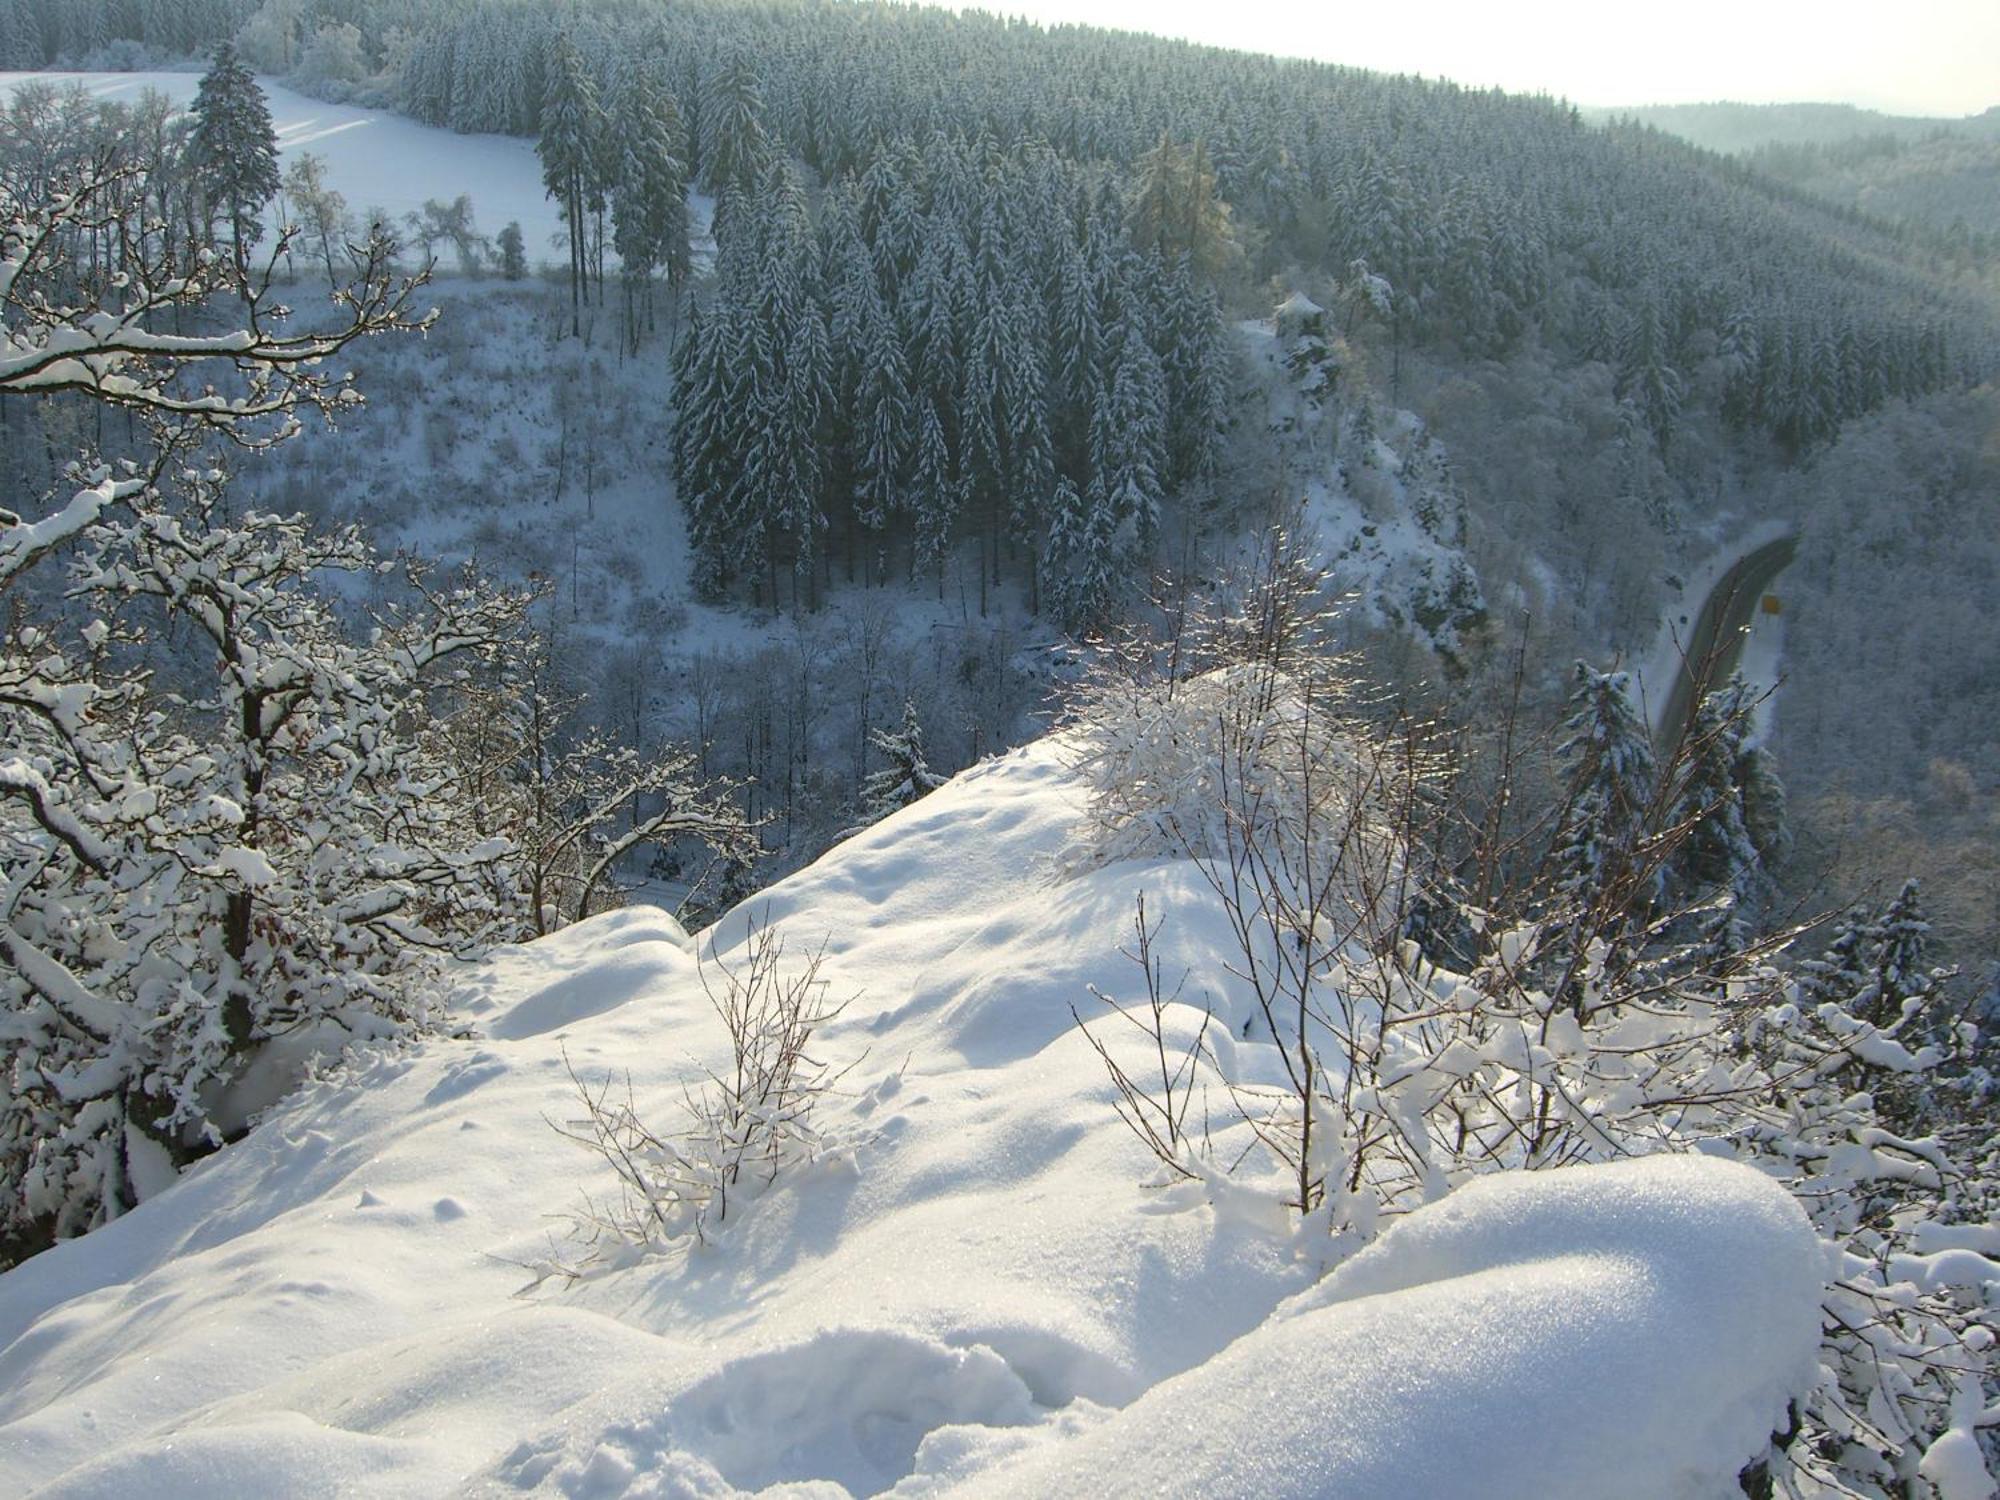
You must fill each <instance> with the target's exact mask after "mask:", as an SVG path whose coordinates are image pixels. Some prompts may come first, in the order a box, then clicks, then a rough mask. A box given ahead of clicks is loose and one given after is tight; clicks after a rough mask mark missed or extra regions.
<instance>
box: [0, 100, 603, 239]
mask: <svg viewBox="0 0 2000 1500" xmlns="http://www.w3.org/2000/svg"><path fill="white" fill-rule="evenodd" d="M30 80H40V81H43V82H46V83H50V84H53V85H55V86H56V87H57V88H68V87H71V86H78V87H81V88H83V89H85V90H86V91H88V92H89V93H91V94H93V95H95V96H97V97H99V98H104V99H118V100H127V101H130V100H136V99H137V98H138V97H139V95H140V94H141V92H143V91H144V90H146V89H153V90H156V91H157V92H159V93H162V94H164V95H166V96H167V97H168V98H169V99H171V100H173V101H174V103H176V104H178V105H181V106H183V107H185V106H187V105H188V104H191V103H192V102H193V100H194V94H195V88H196V86H197V85H198V84H199V83H200V82H201V79H200V76H199V75H198V74H194V73H0V93H6V94H10V95H11V94H12V93H13V91H14V90H15V89H16V88H18V87H19V86H20V85H21V84H23V83H26V82H28V81H30ZM259 81H260V83H261V84H262V86H263V89H264V93H265V96H266V97H267V99H268V100H269V101H270V106H271V123H272V124H273V126H275V127H276V129H277V133H278V156H279V166H280V168H281V169H283V168H285V167H287V166H289V164H290V162H291V159H292V158H293V157H294V156H296V155H297V154H298V153H299V152H302V151H310V152H312V153H313V154H314V155H316V156H319V157H321V158H322V159H324V160H325V162H326V167H327V173H326V176H327V184H328V186H330V187H331V188H332V189H333V190H334V191H335V192H337V193H339V194H340V195H341V196H342V197H344V198H345V199H346V200H347V207H348V210H349V211H350V212H351V213H353V214H355V215H357V216H364V215H365V216H367V217H369V218H374V217H376V216H377V213H378V211H379V213H381V214H386V215H387V217H388V219H389V220H391V221H393V222H401V220H402V218H403V216H404V215H405V214H409V213H415V212H418V211H420V210H421V209H422V208H423V205H424V202H425V200H426V199H431V198H435V199H439V200H441V201H443V202H445V203H449V202H451V201H452V200H453V199H455V198H457V197H458V195H459V194H460V193H470V194H471V195H472V208H473V221H474V223H475V224H476V225H477V226H478V228H479V230H480V232H481V233H483V234H486V235H488V236H491V235H494V234H497V233H498V232H499V231H500V229H501V228H502V226H504V225H505V224H507V223H508V222H509V221H515V222H518V223H519V224H520V226H521V235H522V239H523V241H524V242H525V243H526V245H527V249H528V257H529V259H530V261H532V262H535V263H537V264H554V263H558V262H560V261H561V260H562V259H563V257H564V255H565V254H567V252H566V251H563V250H560V249H559V248H557V247H560V246H565V245H567V244H568V240H567V238H566V231H565V230H564V229H563V225H562V219H561V216H560V215H559V214H558V213H557V212H556V205H555V203H554V201H553V200H552V199H550V198H549V197H548V195H547V194H546V193H545V192H544V190H543V188H542V169H541V164H540V162H539V161H537V159H536V157H535V143H534V142H533V141H527V140H518V139H516V138H515V137H513V136H504V135H458V134H456V133H454V132H452V131H449V130H439V129H437V128H435V127H433V126H429V125H419V124H417V123H416V122H415V121H413V120H408V119H405V118H403V117H402V116H400V115H393V114H389V113H387V112H386V111H384V110H379V109H360V108H357V107H355V106H353V105H348V104H326V103H323V102H321V101H320V100H318V99H308V98H307V97H305V95H303V94H295V93H293V92H292V91H291V90H290V89H288V88H285V87H284V86H283V85H281V84H276V83H272V82H271V81H270V80H268V79H262V80H259ZM447 253H448V252H447Z"/></svg>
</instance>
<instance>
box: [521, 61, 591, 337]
mask: <svg viewBox="0 0 2000 1500" xmlns="http://www.w3.org/2000/svg"><path fill="white" fill-rule="evenodd" d="M603 113H604V111H603V106H602V105H601V104H600V103H599V102H598V93H597V81H596V79H594V78H593V77H592V76H591V73H590V68H589V65H588V64H587V63H586V62H585V61H584V60H583V56H582V54H580V53H579V52H578V51H577V50H576V44H575V43H574V42H572V41H571V40H570V38H569V36H568V34H567V33H558V34H557V36H556V39H555V42H554V44H553V45H552V46H551V47H550V49H549V61H548V74H547V83H546V85H545V92H544V93H543V95H542V132H541V135H540V137H539V138H538V139H537V140H536V142H535V152H536V154H537V155H538V156H539V157H540V158H541V161H542V184H543V186H544V187H546V188H547V189H548V196H549V197H551V198H553V199H555V200H556V203H557V206H558V207H559V208H560V209H561V210H562V215H563V222H564V223H565V224H566V225H567V226H568V228H569V304H570V335H571V337H578V336H580V335H581V334H582V332H583V290H584V279H585V277H586V275H587V274H588V272H587V268H588V257H587V254H586V248H587V247H586V242H585V223H584V211H585V209H586V207H587V206H588V203H589V199H590V196H591V194H592V193H593V192H594V191H595V190H596V186H597V162H596V155H595V153H596V152H597V150H598V142H599V141H600V139H601V138H602V137H603V135H604V133H605V130H604V122H603V118H602V117H603Z"/></svg>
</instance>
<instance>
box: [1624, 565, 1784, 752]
mask: <svg viewBox="0 0 2000 1500" xmlns="http://www.w3.org/2000/svg"><path fill="white" fill-rule="evenodd" d="M1798 550H1799V539H1798V536H1797V534H1796V533H1794V534H1790V535H1786V536H1781V537H1778V538H1776V539H1775V540H1773V541H1769V542H1766V543H1764V544H1763V545H1762V546H1761V547H1757V548H1755V549H1754V550H1752V551H1750V552H1746V553H1744V555H1743V556H1741V557H1739V558H1738V559H1737V560H1736V561H1735V562H1733V563H1731V564H1730V565H1729V567H1727V568H1726V569H1724V570H1723V573H1722V576H1721V577H1720V578H1718V579H1716V580H1715V586H1714V587H1713V588H1711V589H1710V590H1709V591H1708V597H1707V598H1706V599H1704V600H1702V604H1701V610H1700V612H1699V613H1698V614H1697V615H1696V616H1695V621H1694V628H1693V629H1692V630H1691V631H1690V632H1689V634H1688V637H1687V639H1686V640H1684V641H1682V642H1681V643H1680V645H1681V656H1680V660H1679V662H1678V663H1676V665H1675V668H1674V681H1673V686H1672V687H1671V688H1670V689H1669V690H1668V692H1667V702H1666V707H1665V708H1664V709H1663V710H1662V711H1661V713H1660V718H1659V722H1658V724H1657V725H1656V726H1655V730H1654V740H1655V742H1656V743H1657V744H1658V745H1659V747H1660V751H1661V753H1662V754H1663V755H1667V754H1671V753H1672V751H1673V749H1674V747H1675V746H1676V745H1678V744H1679V743H1680V739H1681V736H1682V735H1683V734H1685V733H1686V731H1687V726H1688V721H1689V720H1690V719H1691V718H1692V717H1693V716H1694V706H1695V688H1696V679H1697V678H1699V679H1700V685H1701V687H1702V688H1703V690H1704V691H1706V690H1707V689H1709V688H1712V687H1714V686H1716V685H1718V684H1720V683H1723V682H1727V681H1728V680H1729V674H1730V673H1731V672H1733V671H1735V670H1736V664H1737V661H1738V660H1739V659H1740V658H1741V657H1742V654H1743V639H1744V636H1745V635H1746V634H1748V632H1749V628H1750V619H1751V616H1752V615H1753V614H1754V613H1755V612H1756V609H1757V605H1758V602H1759V601H1760V600H1761V599H1762V598H1763V597H1764V594H1765V591H1766V590H1768V589H1769V588H1770V586H1771V584H1772V582H1773V581H1774V580H1775V579H1776V578H1777V576H1778V575H1779V574H1780V573H1782V572H1784V571H1785V568H1786V567H1787V566H1788V565H1789V564H1790V563H1791V560H1792V558H1793V557H1794V556H1795V555H1796V554H1797V553H1798Z"/></svg>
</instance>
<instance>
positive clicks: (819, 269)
mask: <svg viewBox="0 0 2000 1500" xmlns="http://www.w3.org/2000/svg"><path fill="white" fill-rule="evenodd" d="M1123 213H1124V198H1123V197H1122V196H1121V194H1120V190H1119V186H1118V184H1116V183H1115V182H1113V181H1110V180H1108V179H1106V178H1104V177H1103V176H1102V175H1101V174H1089V173H1084V172H1081V171H1079V170H1078V169H1077V168H1076V167H1075V166H1073V165H1072V164H1070V163H1067V162H1065V161H1063V160H1062V159H1061V158H1060V157H1058V156H1057V155H1056V154H1055V153H1054V152H1053V151H1051V150H1049V149H1048V148H1047V147H1046V146H1044V145H1040V144H1030V145H1027V146H1023V147H1020V148H1017V149H1014V150H1003V149H1001V148H1000V147H998V146H997V145H996V144H995V143H993V142H992V141H990V140H986V141H977V142H971V141H966V140H964V139H963V138H949V137H938V138H936V139H933V140H931V141H929V142H927V143H926V144H925V146H924V147H923V148H922V149H909V148H902V149H895V148H886V147H885V149H884V150H883V152H882V153H881V154H880V155H879V156H877V157H876V158H874V159H873V160H871V161H870V162H868V163H867V164H866V166H865V168H864V170H863V171H861V172H860V173H859V174H854V175H849V176H844V177H842V178H840V179H839V180H837V181H836V182H835V183H834V184H833V185H832V187H830V188H829V189H827V190H826V191H825V192H824V193H823V194H821V195H820V201H819V204H818V207H817V212H815V211H814V209H813V207H812V205H811V204H810V202H809V199H808V195H807V193H806V192H805V190H804V186H803V184H802V182H801V180H800V176H799V173H798V172H797V171H796V169H795V168H794V167H793V166H792V165H791V164H789V163H788V162H786V161H785V160H783V159H782V158H778V157H776V156H770V157H768V159H767V160H766V163H765V165H764V166H763V168H762V169H761V174H760V176H759V177H758V179H757V180H756V182H755V183H754V185H753V186H752V187H751V188H749V189H747V190H746V189H743V188H739V187H738V186H736V185H735V184H733V183H732V184H730V185H728V186H726V187H725V188H724V190H723V195H722V198H721V200H720V203H719V204H718V208H717V214H716V219H717V237H718V253H717V266H716V275H715V280H714V286H713V289H712V293H711V295H710V296H709V297H708V298H707V299H706V300H705V301H704V302H703V304H702V305H701V306H700V307H699V308H698V309H697V311H696V313H695V314H694V317H693V319H692V322H691V325H690V327H689V330H688V333H687V336H686V337H685V339H684V340H683V342H682V344H681V346H680V354H679V359H678V363H677V369H676V382H675V383H676V402H675V405H676V409H677V411H678V413H679V422H678V424H677V428H676V442H675V455H674V457H675V477H676V480H677V482H678V485H679V490H680V494H681V497H682V500H683V503H684V504H685V505H686V507H687V510H688V514H689V518H690V524H691V528H692V532H693V536H694V541H695V545H696V548H697V551H698V553H699V555H700V557H701V559H702V562H703V564H704V567H705V570H706V573H707V579H708V582H709V583H710V584H711V585H714V586H718V587H719V586H722V585H724V584H726V583H728V582H729V581H730V579H732V578H733V577H737V576H743V575H747V576H749V577H750V578H752V579H753V580H756V579H758V578H759V575H761V585H762V587H763V588H764V589H765V590H767V591H768V592H769V593H770V594H771V595H772V596H773V597H776V595H777V593H778V591H779V589H780V579H781V576H782V575H784V574H787V573H789V574H790V575H792V577H793V578H794V580H795V584H794V587H795V588H802V589H803V590H805V591H808V592H809V591H810V590H811V589H812V588H813V587H814V582H813V580H814V579H815V577H817V576H824V574H825V573H826V572H828V571H829V570H830V569H831V568H832V567H833V566H834V565H835V563H836V562H837V563H838V564H839V566H840V567H841V569H842V570H843V572H844V574H845V576H847V577H849V578H856V577H860V578H864V579H867V580H870V581H879V580H880V579H881V578H882V577H883V576H885V575H886V574H887V573H888V572H890V571H894V570H897V569H899V568H900V569H901V570H902V571H905V572H907V573H908V574H909V575H910V576H912V577H916V576H920V575H925V574H936V575H937V576H938V577H939V580H940V587H942V572H941V565H942V560H943V558H944V555H945V551H946V549H947V547H948V546H949V545H950V544H951V543H952V542H953V540H954V539H955V538H959V537H963V536H969V537H973V538H976V539H977V540H978V543H979V548H980V561H981V573H980V576H981V579H982V587H983V586H984V585H985V584H986V583H991V582H994V581H997V580H998V579H999V578H1000V576H1001V570H1002V565H1003V560H1006V559H1014V560H1017V561H1018V562H1019V563H1020V565H1021V566H1022V567H1024V568H1025V569H1026V570H1027V574H1028V576H1029V578H1030V579H1031V580H1033V582H1034V583H1035V584H1036V586H1038V587H1039V588H1040V590H1041V592H1042V594H1043V596H1044V600H1045V602H1046V604H1047V605H1048V607H1049V609H1050V612H1051V613H1054V614H1057V615H1059V616H1061V617H1064V618H1066V619H1068V620H1070V621H1072V622H1073V623H1084V622H1087V621H1089V620H1091V619H1093V618H1095V617H1096V616H1097V615H1098V614H1099V613H1100V612H1101V611H1102V609H1103V608H1104V606H1105V604H1106V603H1107V602H1108V595H1109V588H1110V583H1111V579H1112V577H1113V571H1114V570H1113V566H1112V564H1113V549H1114V544H1115V543H1116V541H1117V540H1118V538H1119V537H1120V534H1121V533H1125V534H1128V535H1129V539H1130V541H1131V542H1132V543H1133V544H1135V545H1136V546H1137V547H1138V548H1139V549H1140V550H1141V551H1142V552H1150V551H1151V549H1152V547H1153V544H1154V541H1155V536H1156V532H1157V530H1158V526H1159V518H1160V506H1161V503H1162V501H1163V500H1164V499H1165V498H1166V497H1167V496H1168V495H1169V494H1172V493H1182V492H1186V491H1188V490H1189V489H1190V487H1192V486H1195V485H1197V484H1199V483H1200V482H1201V481H1204V480H1205V479H1207V478H1208V477H1209V476H1210V475H1212V474H1213V472H1214V469H1215V465H1216V462H1217V454H1218V447H1219V443H1220V438H1221V432H1222V427H1223V422H1224V417H1225V413H1226V408H1227V403H1228V394H1229V392H1228V382H1229V374H1230V363H1229V361H1230V355H1229V346H1228V343H1227V341H1226V339H1225V337H1224V333H1223V327H1222V323H1221V317H1220V310H1219V306H1218V304H1217V302H1216V299H1215V297H1214V295H1213V293H1212V292H1211V291H1210V290H1208V288H1207V287H1206V286H1205V285H1204V284H1203V282H1202V281H1201V279H1200V278H1199V276H1198V275H1197V274H1196V273H1195V271H1194V270H1193V267H1192V262H1191V260H1190V258H1189V257H1188V256H1187V255H1186V254H1178V255H1174V256H1172V257H1171V258H1170V257H1169V256H1168V255H1166V254H1164V253H1162V251H1161V250H1160V249H1158V248H1154V249H1148V250H1141V249H1139V248H1137V247H1136V246H1135V245H1134V244H1133V242H1132V240H1131V239H1130V238H1128V237H1126V236H1125V235H1122V234H1120V233H1119V232H1118V231H1117V229H1116V228H1115V227H1111V228H1107V227H1106V226H1116V225H1117V224H1118V223H1119V222H1120V220H1121V218H1122V216H1123Z"/></svg>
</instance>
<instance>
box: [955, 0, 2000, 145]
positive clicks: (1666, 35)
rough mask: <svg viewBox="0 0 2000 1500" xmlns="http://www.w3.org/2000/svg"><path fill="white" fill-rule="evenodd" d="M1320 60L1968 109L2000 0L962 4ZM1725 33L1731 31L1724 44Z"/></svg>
mask: <svg viewBox="0 0 2000 1500" xmlns="http://www.w3.org/2000/svg"><path fill="white" fill-rule="evenodd" d="M957 8H960V9H973V8H977V9H990V10H994V11H996V12H998V13H1000V14H1004V15H1015V16H1023V17H1026V18H1027V19H1029V20H1033V21H1037V22H1040V23H1042V24H1044V25H1060V24H1063V23H1073V24H1077V25H1087V26H1104V27H1110V28H1114V29H1117V30H1123V31H1140V32H1149V33H1152V34H1154V35H1157V36H1168V37H1181V38H1185V39H1187V40H1189V41H1194V42H1201V43H1206V44H1210V45H1215V46H1222V47H1233V48H1238V49H1241V50H1244V51H1251V52H1270V53H1276V54H1278V55H1280V56H1285V57H1304V58H1312V59H1315V60H1317V61H1321V62H1330V63H1340V64H1345V65H1347V66H1351V67H1359V68H1367V69H1370V70H1373V71H1376V72H1386V73H1410V74H1420V75H1422V76H1424V77H1443V78H1448V79H1451V80H1453V81H1454V82H1457V83H1461V84H1465V85H1467V86H1469V87H1475V88H1485V87H1494V86H1497V87H1500V88H1504V89H1507V90H1510V91H1513V92H1518V93H1546V94H1553V95H1557V96H1560V97H1562V98H1565V99H1569V100H1571V101H1573V102H1575V103H1577V104H1579V105H1582V106H1586V107H1590V108H1638V107H1642V106H1648V105H1672V104H1708V103H1721V102H1728V103H1736V104H1851V105H1854V106H1856V107H1858V108H1861V109H1874V110H1881V111H1884V112H1886V113H1890V114H1898V115H1925V116H1940V117H1959V116H1968V115H1976V114H1980V113H1982V112H1984V111H1985V110H1987V109H1989V108H1991V107H1993V106H1995V105H2000V67H1996V65H1995V63H1994V59H1996V58H2000V6H1996V5H1994V4H1992V3H1991V0H1912V3H1910V4H1907V5H1904V6H1902V7H1899V8H1898V9H1896V10H1895V11H1893V12H1891V11H1887V10H1885V9H1884V8H1883V7H1881V6H1879V5H1876V4H1872V3H1861V0H1825V3H1820V4H1810V5H1808V4H1798V3H1793V0H1785V3H1777V4H1753V5H1743V4H1728V3H1725V0H1687V3H1685V4H1683V5H1681V6H1680V7H1678V8H1677V9H1676V10H1675V11H1674V12H1673V13H1671V15H1669V14H1668V13H1666V12H1658V13H1653V12H1643V13H1642V12H1636V11H1635V12H1629V13H1625V14H1621V15H1618V16H1617V18H1616V19H1615V20H1612V21H1609V22H1607V20H1606V18H1605V9H1604V7H1603V6H1601V5H1594V4H1590V3H1586V0H1531V3H1529V4H1527V5H1525V6H1516V7H1507V8H1502V7H1495V6H1491V5H1490V4H1484V3H1481V0H1432V3H1430V4H1428V5H1426V6H1425V7H1423V9H1422V11H1421V12H1420V13H1419V14H1420V17H1421V19H1419V20H1416V21H1415V22H1413V21H1412V20H1410V19H1408V18H1407V16H1406V18H1404V19H1397V20H1392V19H1390V18H1388V17H1386V16H1382V15H1365V14H1363V15H1339V16H1334V17H1329V15H1328V13H1327V12H1326V11H1324V10H1322V9H1320V8H1319V7H1306V6H1302V5H1299V4H1296V3H1293V0H1235V3H1232V4H1230V5H1228V6H1224V7H1217V6H1210V5H1205V4H1201V3H1198V0H1001V3H998V4H991V3H989V4H986V5H978V6H974V5H961V6H959V7H957ZM1719 36H1726V37H1727V38H1728V44H1727V45H1718V44H1717V43H1716V41H1715V39H1716V38H1717V37H1719Z"/></svg>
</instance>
